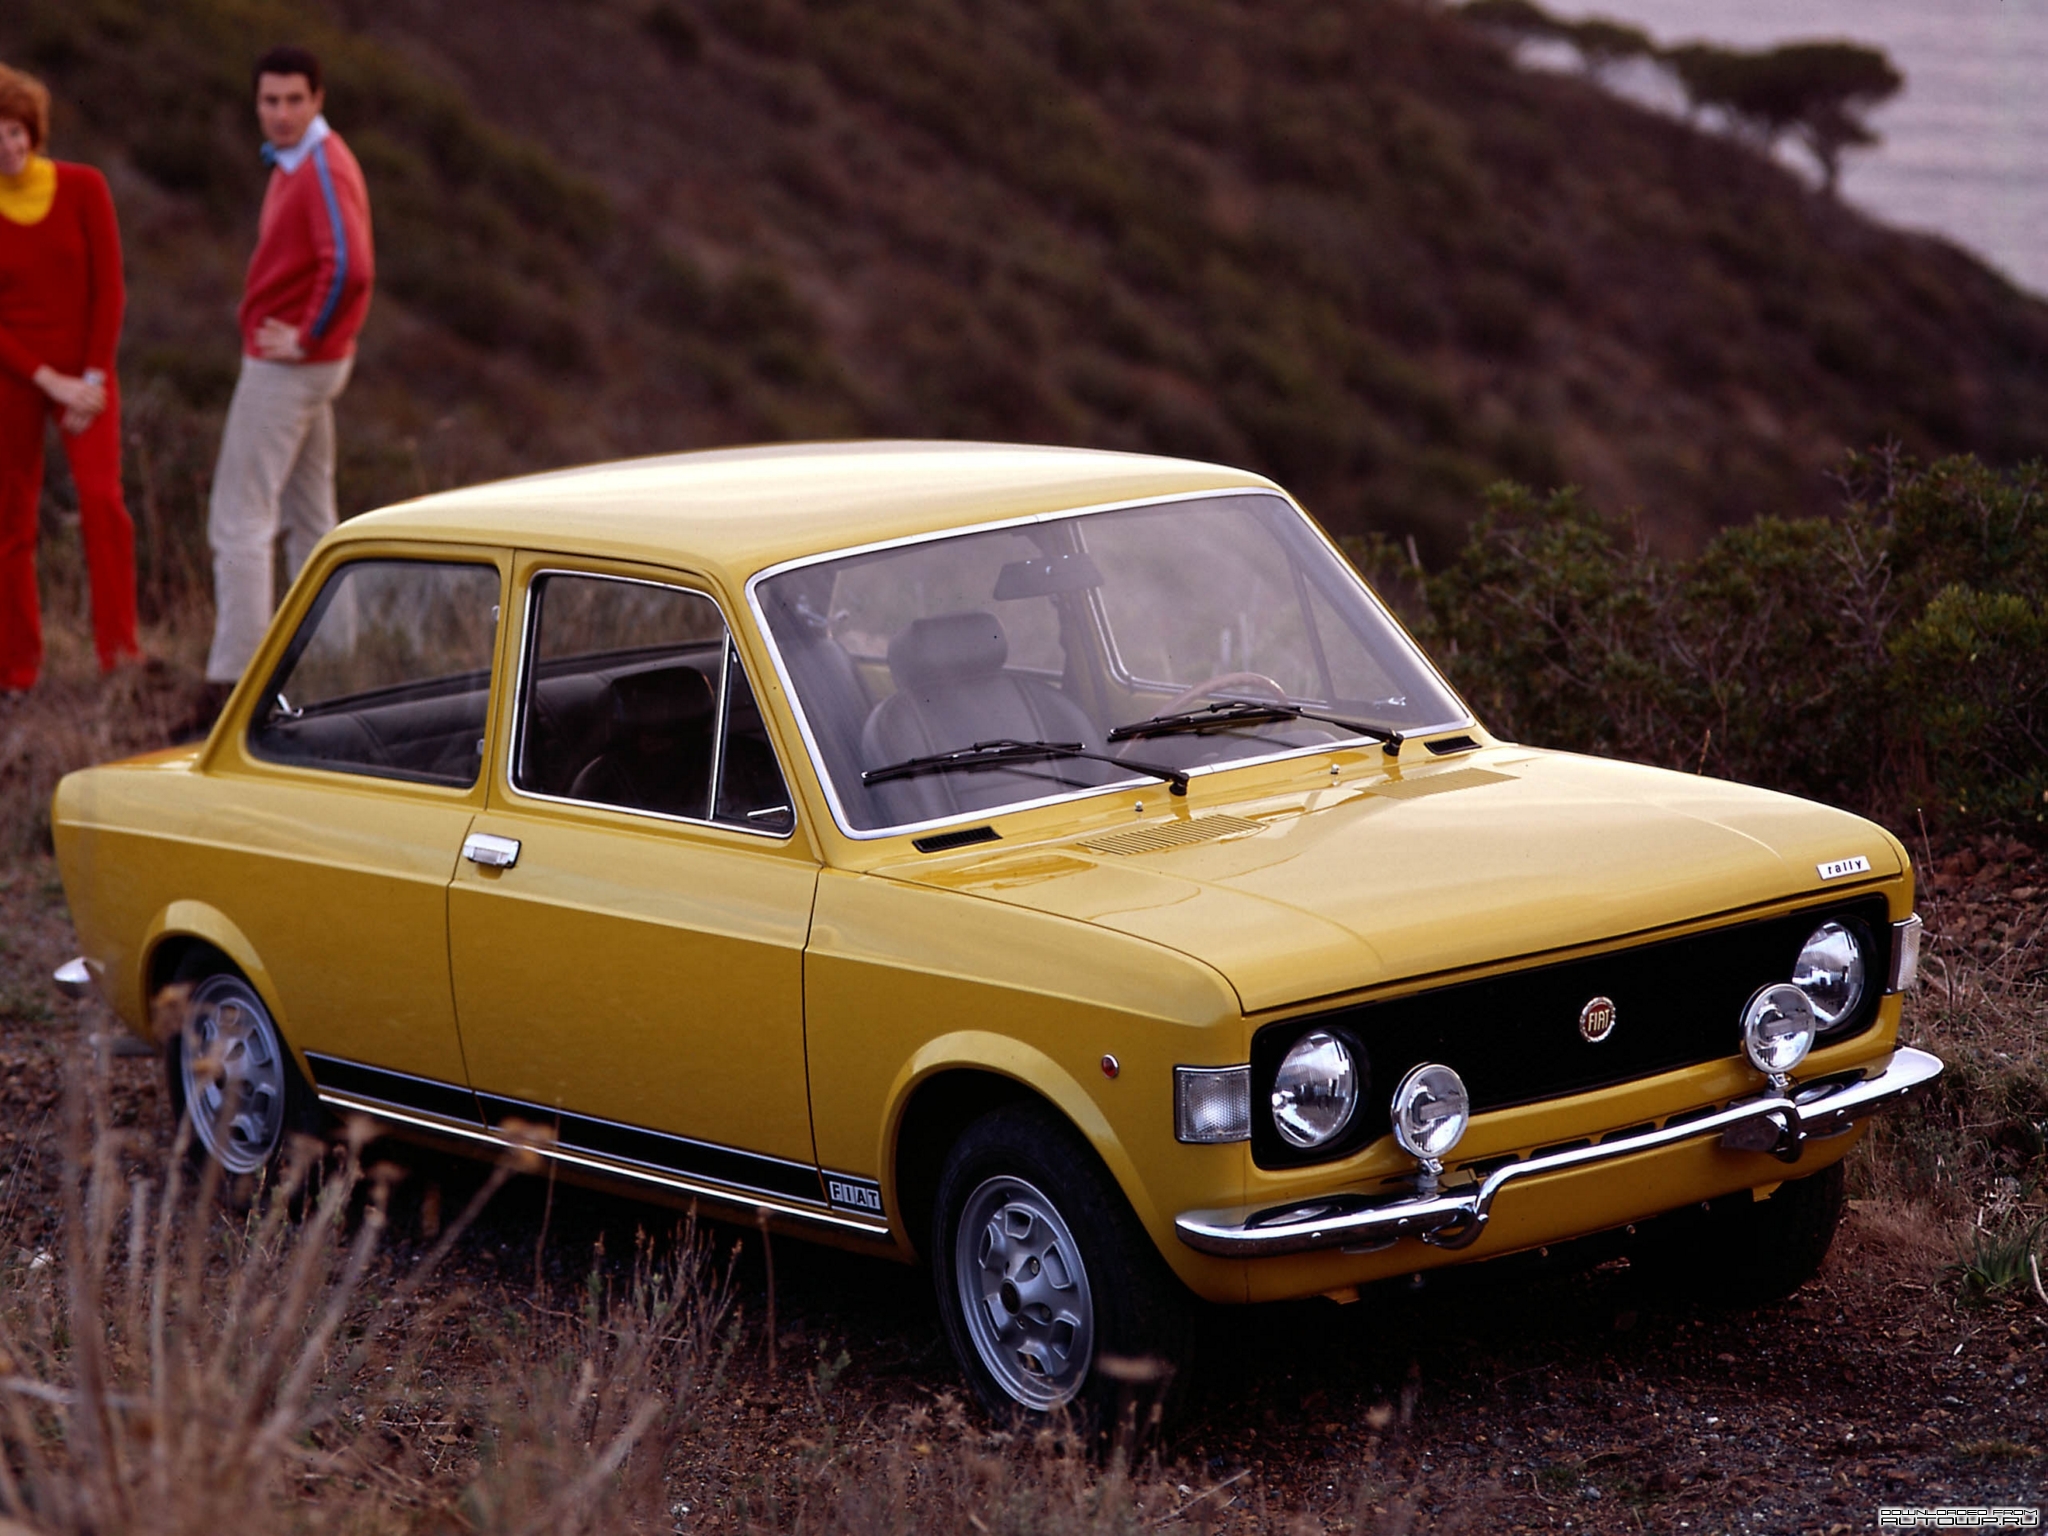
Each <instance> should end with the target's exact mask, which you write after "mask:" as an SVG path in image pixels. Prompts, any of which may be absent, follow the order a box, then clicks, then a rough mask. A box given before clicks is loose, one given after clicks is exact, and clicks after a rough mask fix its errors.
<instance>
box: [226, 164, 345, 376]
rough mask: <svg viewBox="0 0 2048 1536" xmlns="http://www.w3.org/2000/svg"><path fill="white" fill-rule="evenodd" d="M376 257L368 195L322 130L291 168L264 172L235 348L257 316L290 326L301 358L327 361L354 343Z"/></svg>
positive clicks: (251, 346)
mask: <svg viewBox="0 0 2048 1536" xmlns="http://www.w3.org/2000/svg"><path fill="white" fill-rule="evenodd" d="M376 275H377V258H376V254H375V252H374V251H373V250H372V249H371V246H370V194H369V192H368V190H367V189H366V188H365V187H364V186H363V172H362V168H361V167H360V166H358V165H357V164H356V157H355V156H354V155H352V154H350V153H349V150H348V146H347V145H346V144H344V143H342V142H341V135H340V134H338V133H329V134H328V135H327V137H326V138H324V139H322V140H321V141H320V142H319V143H318V144H316V145H314V146H313V149H312V152H311V153H310V154H308V155H307V156H306V158H305V159H303V160H301V161H300V162H299V168H298V169H297V170H295V171H286V170H284V169H283V168H282V167H277V168H274V169H273V170H272V171H271V173H270V186H269V188H268V189H267V190H265V192H264V194H263V217H262V219H261V221H260V222H259V224H258V225H257V230H256V253H255V254H254V255H253V256H251V257H250V258H249V280H248V282H247V283H246V284H245V285H244V287H243V289H242V311H241V317H240V318H241V326H242V350H243V352H244V353H246V354H247V355H248V356H250V357H259V356H261V355H262V354H261V353H259V352H258V351H257V350H256V330H257V327H258V326H260V325H262V323H263V322H264V321H265V320H271V319H276V320H283V321H285V322H286V323H288V324H290V325H292V326H295V327H296V328H297V329H298V333H299V345H300V346H301V347H303V348H305V353H306V355H305V357H304V358H303V359H302V361H304V362H308V363H332V362H338V361H339V360H340V359H342V358H344V357H347V356H349V355H350V354H352V353H353V352H354V351H355V349H356V332H358V331H360V330H361V329H362V328H363V317H364V316H365V315H367V314H368V313H369V312H370V285H371V283H372V281H373V280H374V279H375V277H376Z"/></svg>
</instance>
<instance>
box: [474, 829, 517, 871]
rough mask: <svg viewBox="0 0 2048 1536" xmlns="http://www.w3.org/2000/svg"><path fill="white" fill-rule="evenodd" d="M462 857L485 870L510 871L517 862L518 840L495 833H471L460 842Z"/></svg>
mask: <svg viewBox="0 0 2048 1536" xmlns="http://www.w3.org/2000/svg"><path fill="white" fill-rule="evenodd" d="M462 856H463V857H464V858H465V859H467V860H469V862H470V863H472V864H481V865H483V866H484V867H485V868H486V869H510V868H511V867H512V866H513V865H514V864H517V863H518V862H519V839H518V838H516V837H499V836H498V835H497V834H496V833H495V832H472V833H470V834H469V836H467V837H465V838H464V839H463V840H462Z"/></svg>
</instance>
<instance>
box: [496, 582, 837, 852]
mask: <svg viewBox="0 0 2048 1536" xmlns="http://www.w3.org/2000/svg"><path fill="white" fill-rule="evenodd" d="M550 576H577V577H581V578H583V579H584V580H586V581H616V582H620V583H623V584H625V585H627V586H635V587H659V588H662V589H664V590H666V591H672V592H687V593H689V594H690V595H691V596H693V597H701V598H703V599H704V601H705V602H707V603H709V604H710V605H711V608H712V611H713V612H714V613H716V614H717V615H718V622H719V623H720V624H721V625H723V626H724V628H725V639H724V642H723V645H724V649H723V651H722V652H721V654H720V657H719V664H718V707H717V713H716V717H715V718H716V725H715V727H714V734H713V737H712V742H711V793H710V799H709V802H708V804H707V806H706V809H707V810H709V811H716V810H717V809H718V775H719V773H720V772H721V771H722V770H723V768H724V766H725V726H726V717H727V713H728V711H729V709H730V707H731V699H732V689H731V668H732V667H733V665H734V664H735V663H737V664H738V665H739V666H740V669H741V671H742V673H744V672H745V670H746V664H745V662H744V661H742V660H741V658H740V655H739V644H738V642H737V641H736V640H735V639H734V638H733V627H732V617H731V615H730V614H728V613H727V612H726V611H725V604H723V603H721V602H720V601H719V600H718V597H717V594H716V593H713V592H709V591H707V590H705V589H704V588H703V587H698V586H691V585H690V584H689V583H688V582H683V581H663V580H660V579H658V578H656V577H652V576H622V575H620V574H618V573H617V572H615V571H593V570H585V569H582V568H580V567H577V566H573V565H548V564H541V565H537V566H535V567H534V568H533V569H532V570H530V571H528V572H527V574H526V580H525V582H524V583H523V584H521V586H520V590H519V651H518V656H517V659H516V661H515V663H514V671H513V676H514V685H513V688H512V694H511V699H510V703H511V709H512V713H511V718H510V720H509V721H508V722H507V726H506V731H505V789H506V792H507V793H508V794H510V795H511V796H513V797H514V798H515V799H519V800H530V801H534V802H536V803H539V804H543V805H573V806H576V807H578V808H579V809H584V810H595V811H611V812H614V813H616V814H618V815H621V816H642V817H645V818H647V819H648V820H650V821H662V822H670V823H673V824H676V825H679V826H686V827H709V828H711V829H713V830H715V831H719V832H738V833H741V834H743V835H745V836H747V837H758V838H762V839H764V840H766V841H768V842H773V843H787V842H788V841H789V840H790V839H791V838H793V837H795V836H796V833H797V822H798V818H799V814H800V813H799V811H798V808H797V803H796V794H795V792H794V791H793V790H791V789H790V783H791V780H790V776H789V770H788V769H787V768H786V767H785V766H784V765H783V761H782V754H781V753H780V752H779V751H777V750H776V747H775V740H774V736H773V734H772V733H769V732H763V734H764V735H765V736H767V737H768V750H769V752H770V753H771V754H772V755H773V756H774V758H775V771H776V772H777V773H778V774H779V775H781V778H782V788H783V793H784V794H785V795H786V796H787V797H788V804H789V827H788V829H787V830H786V831H781V832H773V831H769V830H768V829H766V828H764V827H750V826H747V825H745V824H744V823H742V822H737V821H717V820H714V819H712V818H711V817H709V816H680V815H677V814H675V813H673V812H670V811H652V810H645V809H642V808H641V807H639V806H632V805H614V804H611V803H610V802H608V801H604V800H578V799H577V798H575V797H574V796H573V795H550V794H546V793H544V792H542V791H540V790H533V789H527V788H524V787H523V786H522V785H521V784H520V782H519V747H520V743H521V740H522V739H523V737H524V734H525V724H526V698H527V690H528V688H529V687H530V686H531V685H532V682H533V676H532V671H531V669H532V667H533V666H534V665H535V661H534V657H533V642H534V629H535V609H534V602H533V589H534V588H535V587H536V586H538V585H539V584H540V583H541V582H542V581H544V580H546V579H547V578H548V577H550ZM747 687H748V688H749V689H750V690H751V691H752V692H753V695H754V698H755V700H756V705H757V707H759V700H760V698H761V691H760V690H759V689H758V688H755V687H754V680H753V679H752V678H748V679H747ZM762 718H763V721H764V723H765V720H766V712H765V710H764V711H763V717H762Z"/></svg>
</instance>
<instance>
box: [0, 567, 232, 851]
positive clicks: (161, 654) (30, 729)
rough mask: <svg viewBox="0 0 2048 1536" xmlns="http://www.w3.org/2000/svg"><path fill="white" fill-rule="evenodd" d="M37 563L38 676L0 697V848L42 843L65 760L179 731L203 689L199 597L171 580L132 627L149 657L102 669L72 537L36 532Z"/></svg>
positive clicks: (82, 759) (109, 754)
mask: <svg viewBox="0 0 2048 1536" xmlns="http://www.w3.org/2000/svg"><path fill="white" fill-rule="evenodd" d="M42 565H43V571H42V577H43V579H42V595H43V643H44V657H43V672H42V678H41V680H40V681H39V682H38V684H37V685H36V687H35V688H34V690H32V691H31V692H30V693H28V694H27V695H26V696H24V697H22V698H20V699H17V700H15V701H13V702H11V703H9V704H5V705H0V858H13V857H18V856H19V855H21V854H23V853H26V852H29V851H30V850H31V849H36V848H42V849H47V848H48V847H49V845H50V793H51V791H52V790H54V789H55V788H56V787H57V780H59V779H60V778H62V777H63V776H64V775H65V774H67V773H69V772H70V771H71V770H72V769H73V768H82V767H85V766H87V765H88V764H91V763H101V762H106V761H107V760H108V759H110V758H115V757H125V756H127V755H128V754H130V753H133V752H144V751H149V750H151V749H153V748H156V747H161V746H164V745H166V744H168V743H170V742H173V741H176V740H178V739H180V738H181V737H183V736H186V735H189V734H190V733H191V724H192V722H193V721H194V719H195V717H196V711H197V709H198V706H199V700H200V698H201V695H202V693H203V691H204V678H203V671H202V669H203V667H204V664H205V655H206V643H207V637H208V636H209V635H210V633H211V631H212V627H213V615H212V610H211V607H210V605H209V604H208V603H207V602H206V600H205V599H204V598H203V597H201V596H199V595H197V594H195V593H193V592H192V591H191V590H190V589H189V588H180V589H179V595H178V598H177V600H176V601H175V603H174V604H173V605H172V606H171V607H169V608H168V609H167V610H165V612H164V615H163V617H162V619H161V620H160V621H158V622H155V623H145V624H144V625H143V627H142V632H141V638H142V646H143V650H144V651H145V653H147V654H148V655H149V656H150V657H152V658H153V660H152V661H151V663H150V664H149V665H147V666H124V667H120V668H117V669H116V670H115V671H114V672H112V673H111V674H109V675H107V676H105V677H102V676H100V675H99V671H98V667H97V664H96V663H95V661H94V659H93V653H92V644H91V640H90V638H89V636H90V633H91V632H90V630H89V629H88V627H87V616H86V608H85V596H84V592H85V581H84V574H83V569H82V561H81V558H80V556H79V552H78V546H77V543H76V540H75V537H59V538H55V539H45V540H44V541H43V553H42Z"/></svg>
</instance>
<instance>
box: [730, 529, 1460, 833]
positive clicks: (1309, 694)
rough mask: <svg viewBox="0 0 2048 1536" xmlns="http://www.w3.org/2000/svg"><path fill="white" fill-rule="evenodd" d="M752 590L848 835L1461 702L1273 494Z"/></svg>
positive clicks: (1002, 535)
mask: <svg viewBox="0 0 2048 1536" xmlns="http://www.w3.org/2000/svg"><path fill="white" fill-rule="evenodd" d="M755 593H756V600H757V602H758V604H759V608H760V612H761V615H762V617H763V619H764V621H765V622H766V624H767V627H768V630H769V633H770V635H771V637H772V639H773V641H774V645H775V650H776V653H777V660H778V662H779V664H780V666H781V668H782V671H783V675H784V677H785V679H786V680H787V681H788V684H789V686H790V689H791V690H792V692H793V693H794V695H795V698H796V701H797V704H798V708H799V710H800V711H801V714H802V718H803V723H804V729H805V732H806V735H807V736H808V737H809V739H810V742H811V744H812V747H813V749H814V751H815V753H816V755H817V757H818V760H819V762H820V765H821V767H822V769H823V771H824V775H825V778H826V781H827V783H828V785H829V787H830V790H831V794H832V798H833V801H834V806H835V809H836V811H837V812H838V814H839V819H840V821H841V823H842V825H844V826H846V827H847V829H848V830H849V831H853V832H857V833H861V832H865V833H876V832H883V831H891V830H897V829H901V828H905V827H916V826H922V825H926V824H930V823H937V822H941V821H947V820H957V819H958V818H960V817H962V816H968V815H980V814H986V813H988V812H992V811H997V810H1005V809H1012V808H1015V807H1018V806H1021V805H1027V804H1031V803H1035V802H1039V801H1043V800H1046V799H1050V798H1056V797H1059V796H1062V795H1071V794H1076V793H1081V792H1085V791H1088V790H1093V789H1101V788H1104V787H1107V786H1110V785H1119V786H1121V785H1124V784H1130V785H1134V786H1143V785H1146V784H1148V783H1157V781H1158V778H1159V773H1160V769H1161V766H1162V765H1163V766H1164V767H1165V768H1166V769H1168V770H1181V771H1182V772H1184V773H1185V772H1193V773H1200V772H1202V771H1203V770H1205V769H1213V768H1219V767H1223V766H1227V765H1230V764H1235V763H1242V762H1246V761H1250V760H1253V759H1257V758H1267V757H1274V756H1278V755H1281V754H1284V753H1288V752H1297V751H1306V750H1314V749H1316V748H1319V747H1329V746H1333V745H1345V746H1355V745H1357V744H1358V743H1359V741H1360V740H1361V738H1365V739H1378V738H1379V737H1380V736H1383V735H1392V736H1395V737H1397V738H1398V737H1399V736H1401V735H1406V734H1412V733H1415V732H1418V731H1429V730H1435V729H1440V728H1443V727H1446V726H1455V725H1461V724H1464V723H1465V722H1466V721H1467V719H1468V716H1467V714H1466V712H1465V709H1464V706H1463V705H1462V704H1460V703H1459V702H1458V700H1457V698H1456V697H1455V696H1454V695H1452V693H1451V692H1450V690H1449V689H1448V688H1446V687H1445V686H1444V684H1443V682H1442V681H1441V680H1440V679H1439V678H1438V677H1437V675H1436V673H1435V672H1434V671H1433V670H1432V669H1431V668H1430V666H1429V664H1428V662H1427V661H1425V660H1424V659H1423V657H1422V656H1421V655H1420V653H1418V652H1417V651H1416V649H1415V647H1414V646H1413V645H1412V644H1410V643H1409V641H1408V640H1407V638H1406V637H1405V636H1404V635H1403V634H1402V633H1401V631H1400V630H1399V628H1398V627H1397V626H1396V625H1395V624H1394V622H1393V621H1392V620H1391V619H1390V618H1389V617H1388V616H1387V614H1386V612H1385V610H1383V609H1382V608H1381V607H1380V605H1379V603H1378V602H1377V601H1376V600H1375V599H1374V598H1373V596H1372V595H1371V594H1370V593H1369V592H1368V591H1367V590H1366V589H1365V587H1364V586H1363V585H1362V584H1361V583H1360V582H1359V580H1358V578H1357V577H1356V576H1355V575H1353V574H1352V572H1351V571H1350V569H1349V568H1348V567H1347V566H1346V565H1345V564H1344V562H1343V561H1342V560H1341V559H1339V558H1338V557H1337V556H1336V555H1335V554H1334V553H1333V552H1332V551H1331V549H1330V547H1329V545H1328V544H1327V543H1326V542H1325V541H1324V540H1323V539H1322V537H1321V536H1320V535H1319V534H1317V533H1316V531H1315V530H1314V528H1313V527H1311V526H1310V525H1309V523H1308V522H1307V520H1306V519H1304V518H1303V517H1302V515H1301V514H1300V513H1299V512H1298V511H1296V510H1295V509H1294V508H1293V507H1292V506H1290V505H1289V504H1288V503H1287V502H1286V501H1284V500H1283V499H1281V498H1280V497H1277V496H1273V495H1268V494H1263V493H1257V494H1242V495H1231V496H1217V497H1203V498H1193V499H1187V500H1178V501H1168V502H1160V503H1156V504H1152V505H1148V506H1141V507H1125V508H1120V509H1117V510H1113V511H1107V512H1092V513H1085V514H1076V515H1074V516H1069V517H1058V518H1045V519H1039V520H1036V521H1033V522H1029V523H1024V524H1018V525H1012V526H1009V527H1004V528H998V529H990V530H987V531H985V532H979V533H962V534H954V535H950V536H946V537H941V538H934V539H923V540H919V541H916V542H913V543H907V544H899V545H895V546H892V547H889V548H885V549H876V550H869V551H864V552H859V553H854V554H849V555H844V556H839V557H836V558H835V557H827V558H824V559H821V560H814V561H808V562H805V563H803V564H801V565H798V566H795V567H791V568H787V569H784V570H781V571H779V572H776V573H774V574H772V575H769V576H767V577H764V578H763V579H761V580H760V581H759V582H758V583H757V584H756V587H755ZM1232 701H1249V702H1250V703H1253V704H1271V705H1278V706H1283V707H1280V708H1272V709H1253V708H1249V707H1230V706H1231V705H1232ZM1218 704H1222V705H1224V706H1226V707H1225V708H1222V709H1211V708H1210V706H1214V705H1218ZM1189 712H1199V713H1197V714H1195V715H1194V716H1193V717H1192V718H1188V719H1181V718H1178V717H1180V716H1183V715H1187V714H1188V713H1189ZM1161 717H1175V718H1174V719H1173V721H1172V722H1171V723H1170V724H1169V723H1167V722H1165V721H1163V720H1162V719H1161ZM1028 743H1037V744H1040V745H1046V746H1054V745H1058V746H1061V747H1062V748H1064V747H1079V748H1081V749H1082V750H1083V751H1085V753H1086V754H1087V755H1085V756H1081V755H1075V754H1073V753H1070V752H1068V751H1065V750H1060V751H1047V752H1045V753H1043V754H1028V753H1026V752H1024V751H1022V750H1021V749H1020V747H1019V745H1018V744H1028ZM998 744H1004V745H1001V747H1000V749H999V750H997V749H993V748H996V747H997V746H998ZM984 746H986V747H989V748H992V750H983V751H974V750H971V749H974V748H977V747H984ZM937 757H947V758H949V760H948V761H945V762H942V763H939V764H937V765H936V766H933V765H932V764H931V763H930V762H928V761H925V760H928V759H932V758H937ZM1126 763H1128V764H1129V765H1130V766H1129V767H1126V766H1124V765H1125V764H1126ZM1140 764H1144V765H1145V766H1144V767H1143V768H1140V767H1139V765H1140ZM906 765H910V767H911V768H912V770H913V771H904V770H905V767H906ZM886 770H896V771H893V772H892V771H886Z"/></svg>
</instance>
